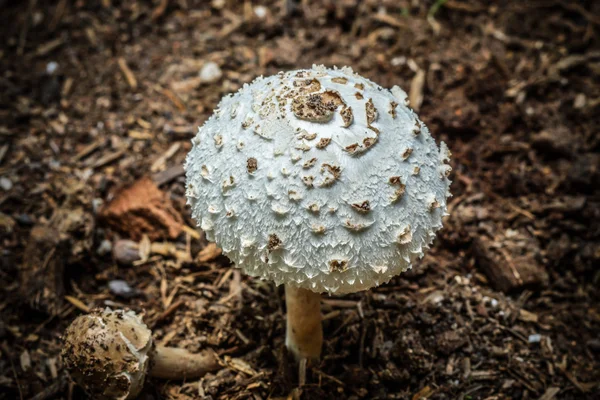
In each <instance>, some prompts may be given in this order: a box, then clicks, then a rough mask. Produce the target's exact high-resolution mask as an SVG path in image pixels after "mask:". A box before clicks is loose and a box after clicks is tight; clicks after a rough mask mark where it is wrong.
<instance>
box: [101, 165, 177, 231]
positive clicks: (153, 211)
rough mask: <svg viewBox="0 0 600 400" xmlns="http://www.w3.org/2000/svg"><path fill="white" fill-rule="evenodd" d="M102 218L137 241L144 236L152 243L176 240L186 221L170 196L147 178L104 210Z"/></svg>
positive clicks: (117, 197)
mask: <svg viewBox="0 0 600 400" xmlns="http://www.w3.org/2000/svg"><path fill="white" fill-rule="evenodd" d="M100 218H101V219H102V220H104V221H105V222H106V223H107V224H108V225H110V226H111V227H113V228H114V229H116V230H118V231H119V232H121V233H123V234H124V235H127V236H128V237H130V238H131V239H134V240H140V239H141V238H142V236H143V235H144V234H146V235H148V237H149V238H150V239H151V240H156V239H160V238H164V237H168V238H171V239H175V238H176V237H177V236H179V234H180V233H181V232H182V229H183V219H182V217H181V215H180V214H179V213H178V212H177V210H175V208H173V203H172V202H171V200H170V199H169V196H168V194H167V193H165V192H163V191H162V190H160V189H159V188H158V187H157V186H156V184H155V183H154V182H153V181H152V180H151V179H150V178H147V177H146V178H142V179H140V180H138V181H137V182H135V183H134V184H133V185H132V186H129V187H127V188H125V189H123V190H122V191H121V192H120V193H118V194H117V196H116V197H115V199H114V200H113V201H111V202H110V203H109V204H107V205H106V207H104V208H103V209H102V211H101V212H100Z"/></svg>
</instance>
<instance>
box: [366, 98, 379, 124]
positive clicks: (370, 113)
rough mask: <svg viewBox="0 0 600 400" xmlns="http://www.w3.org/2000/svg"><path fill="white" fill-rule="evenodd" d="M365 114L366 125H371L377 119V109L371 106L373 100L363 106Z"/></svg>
mask: <svg viewBox="0 0 600 400" xmlns="http://www.w3.org/2000/svg"><path fill="white" fill-rule="evenodd" d="M365 112H366V113H367V125H369V126H370V125H371V124H372V123H373V122H375V120H376V119H377V109H376V108H375V104H373V99H369V101H367V103H366V104H365Z"/></svg>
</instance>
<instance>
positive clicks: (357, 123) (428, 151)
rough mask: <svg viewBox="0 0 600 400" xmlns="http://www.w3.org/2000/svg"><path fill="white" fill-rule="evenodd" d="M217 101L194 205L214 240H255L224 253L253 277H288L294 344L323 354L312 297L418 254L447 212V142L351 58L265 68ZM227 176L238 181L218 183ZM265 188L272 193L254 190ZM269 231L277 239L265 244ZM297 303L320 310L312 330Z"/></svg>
mask: <svg viewBox="0 0 600 400" xmlns="http://www.w3.org/2000/svg"><path fill="white" fill-rule="evenodd" d="M218 109H219V110H224V112H225V114H226V115H230V116H231V118H210V119H209V120H208V121H207V122H206V123H205V124H204V126H202V127H201V128H200V129H199V132H198V134H197V137H196V139H195V140H193V141H192V149H191V151H190V153H189V154H188V156H187V159H186V164H185V168H186V179H187V183H188V185H189V184H191V185H192V186H191V187H193V188H194V196H188V199H187V200H188V204H189V205H190V206H191V209H192V215H193V217H194V218H195V220H196V221H199V222H200V223H201V226H202V227H206V228H209V229H210V230H211V235H210V237H213V235H214V241H215V242H216V243H217V244H220V243H225V242H229V241H230V239H229V238H232V237H238V238H239V237H241V236H243V237H244V238H245V240H246V241H247V240H252V241H253V242H254V243H255V246H252V247H242V245H241V243H242V241H240V240H238V241H236V243H237V244H238V245H237V246H233V247H231V248H229V249H228V251H226V252H225V253H226V255H227V256H228V257H229V258H230V259H231V260H232V261H233V262H235V263H236V264H237V265H238V266H240V267H241V268H244V270H245V272H246V273H248V274H249V275H252V276H256V277H259V278H262V279H267V280H271V281H274V282H275V284H277V285H280V284H285V285H286V299H287V301H288V338H287V340H286V343H287V344H288V348H289V349H290V350H291V351H292V352H293V353H294V354H295V355H296V356H297V357H298V358H300V359H302V358H309V359H310V358H318V357H319V354H320V344H319V343H320V342H319V343H317V344H314V343H313V344H312V345H308V344H306V343H305V344H303V343H302V340H303V339H302V336H303V335H309V336H310V335H316V336H313V337H318V333H317V332H316V331H318V330H320V329H321V328H320V319H318V318H320V313H319V301H318V300H316V301H313V300H310V298H311V296H317V297H316V298H317V299H318V296H319V293H322V292H328V293H331V294H333V293H335V294H344V293H351V292H356V291H360V290H365V289H369V288H371V287H373V286H376V285H378V284H381V283H384V282H387V281H389V280H390V279H391V278H392V277H394V276H396V275H398V274H400V273H401V272H403V271H406V270H407V269H409V268H410V267H411V263H412V261H413V260H415V259H416V258H418V257H421V256H422V255H423V251H424V249H427V248H428V247H429V245H430V244H431V241H432V240H433V238H434V237H435V232H436V231H437V230H439V229H440V228H441V227H442V217H443V216H444V215H445V213H446V200H447V198H448V197H449V196H450V192H449V186H450V181H449V180H448V174H449V172H450V167H449V166H448V165H447V162H448V161H449V155H450V152H449V151H448V149H447V147H446V145H445V144H443V143H442V144H441V146H440V147H441V150H440V147H438V146H437V145H436V143H435V140H434V139H433V138H432V137H431V135H430V133H429V130H428V129H427V127H426V126H425V124H424V123H423V122H421V121H420V120H419V119H418V117H417V115H416V114H415V113H414V111H413V110H411V109H410V108H409V107H408V101H407V95H406V93H405V92H404V91H403V90H402V89H400V88H399V87H397V86H395V87H393V88H392V89H391V90H387V89H384V88H382V87H381V86H379V85H377V84H375V83H373V82H372V81H370V80H368V79H365V78H363V77H361V76H360V75H358V74H356V73H354V72H353V71H352V69H350V68H347V67H345V68H342V69H337V68H334V69H327V68H325V67H323V66H313V68H312V69H307V70H298V71H289V72H285V73H283V72H282V73H279V74H277V75H274V76H271V77H260V78H257V79H256V80H255V81H254V82H252V83H250V84H246V85H244V87H243V88H242V89H240V90H239V91H238V92H237V93H235V94H233V95H229V96H226V97H224V98H223V99H222V100H221V102H220V104H219V106H218ZM242 109H243V110H244V112H237V110H242ZM250 125H252V126H259V127H260V129H259V131H260V132H259V133H257V132H256V131H252V130H249V129H248V127H249V126H250ZM214 132H219V135H221V136H222V138H221V139H220V142H221V143H222V146H221V147H220V148H217V147H216V146H215V143H214V140H213V139H212V138H213V136H214ZM240 140H243V141H244V143H245V146H244V147H242V148H240V147H239V146H237V145H236V143H239V141H240ZM203 166H205V167H203ZM205 169H207V170H208V171H210V175H211V179H210V180H208V179H205V178H203V171H205ZM275 171H277V173H275ZM204 175H206V174H205V173H204ZM231 176H234V177H236V183H235V185H234V186H229V185H225V186H226V188H224V187H222V183H223V182H228V179H229V177H231ZM266 187H268V188H269V189H268V195H266V196H263V195H261V196H256V197H253V198H252V201H250V200H249V198H248V196H247V193H263V192H264V191H265V188H266ZM224 189H226V190H224ZM434 200H435V201H434ZM215 202H217V203H221V204H223V205H224V206H225V208H227V209H229V208H235V209H236V215H237V218H235V219H233V220H232V219H227V217H226V215H225V214H224V213H221V214H212V213H211V211H210V206H211V205H212V204H214V203H215ZM320 208H322V209H323V212H319V209H320ZM283 209H285V212H282V210H283ZM325 211H327V212H325ZM209 221H210V223H209ZM325 227H327V229H325ZM274 236H275V237H277V238H278V241H279V242H278V243H279V245H278V247H277V248H271V249H270V246H269V238H272V237H274ZM290 260H294V263H291V262H290ZM299 260H302V262H299ZM292 264H293V265H292ZM288 288H290V289H289V290H288ZM292 288H293V289H292ZM305 292H306V293H305ZM315 293H316V294H315ZM292 296H294V297H298V296H299V297H298V298H292ZM302 299H304V300H302ZM307 299H308V300H307ZM295 307H302V310H301V313H300V314H312V315H314V321H313V322H314V324H313V325H311V328H310V329H308V328H306V326H305V327H302V329H299V328H298V326H296V325H295V322H294V319H296V318H301V317H302V315H298V313H297V312H296V311H297V310H296V311H294V310H292V308H295ZM317 319H318V320H317ZM290 324H291V325H290ZM308 325H310V324H308ZM305 328H306V329H305ZM307 329H308V330H307Z"/></svg>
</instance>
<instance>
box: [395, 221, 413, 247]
mask: <svg viewBox="0 0 600 400" xmlns="http://www.w3.org/2000/svg"><path fill="white" fill-rule="evenodd" d="M411 240H412V232H411V231H410V225H407V226H406V227H405V228H404V229H402V230H401V231H400V233H398V244H407V243H410V242H411Z"/></svg>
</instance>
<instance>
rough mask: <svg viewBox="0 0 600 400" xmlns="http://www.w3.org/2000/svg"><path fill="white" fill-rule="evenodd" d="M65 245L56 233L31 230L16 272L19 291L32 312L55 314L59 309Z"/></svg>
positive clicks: (37, 228) (49, 228) (38, 228)
mask: <svg viewBox="0 0 600 400" xmlns="http://www.w3.org/2000/svg"><path fill="white" fill-rule="evenodd" d="M67 257H68V252H67V246H66V242H64V241H63V242H61V240H60V233H59V231H58V229H56V228H55V227H53V226H49V225H37V226H35V227H33V229H32V230H31V233H30V236H29V241H28V243H27V247H26V249H25V254H24V257H23V263H22V264H21V269H20V270H19V279H20V291H21V293H22V295H23V297H24V299H26V301H27V302H28V303H29V305H30V306H31V307H33V308H35V309H38V310H43V311H46V312H48V313H49V314H56V313H57V312H58V311H59V309H60V306H61V305H62V301H63V295H64V293H65V288H64V281H63V279H64V278H63V277H64V270H65V261H66V259H67Z"/></svg>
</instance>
